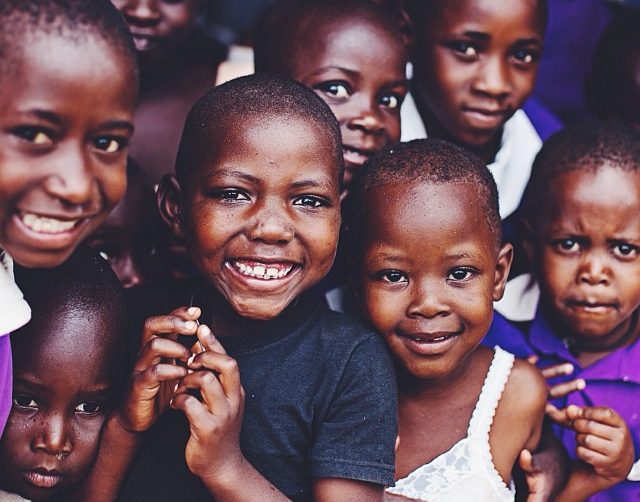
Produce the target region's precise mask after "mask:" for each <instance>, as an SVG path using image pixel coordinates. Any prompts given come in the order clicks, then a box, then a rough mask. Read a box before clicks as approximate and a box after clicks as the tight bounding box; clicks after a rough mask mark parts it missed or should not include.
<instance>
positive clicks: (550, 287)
mask: <svg viewBox="0 0 640 502" xmlns="http://www.w3.org/2000/svg"><path fill="white" fill-rule="evenodd" d="M521 223H522V224H521V230H522V231H523V238H524V243H525V251H526V252H527V258H528V259H529V261H530V262H531V263H532V270H533V276H531V277H519V278H516V279H514V280H513V281H511V282H510V284H509V286H511V287H509V286H508V289H507V293H506V294H507V295H509V298H508V299H507V300H505V301H504V302H503V303H501V304H498V305H497V306H496V310H498V311H499V312H501V313H502V314H504V316H505V317H507V318H509V320H510V321H512V322H509V321H507V320H506V319H505V317H503V316H501V315H496V316H495V318H494V321H493V325H492V327H491V329H490V331H489V333H488V335H487V337H486V338H485V340H484V343H486V344H489V345H491V346H493V345H494V344H498V345H500V346H502V347H503V348H505V349H506V350H509V351H511V352H513V353H515V354H516V355H518V356H522V357H526V356H534V359H535V360H536V361H537V364H538V366H540V367H542V368H546V370H545V372H546V376H547V378H548V379H549V383H550V385H551V390H550V398H551V402H550V403H549V404H548V405H547V415H548V416H549V417H550V418H551V419H552V420H553V421H554V422H556V424H557V425H556V427H555V430H556V433H557V435H558V437H559V438H560V439H561V440H562V442H563V444H564V445H565V447H566V448H567V450H568V452H569V455H570V456H571V457H572V458H573V459H574V460H573V466H572V467H573V470H572V475H571V477H570V480H569V482H568V484H567V487H566V488H565V491H564V492H563V493H562V494H561V496H560V497H559V500H563V501H564V500H584V499H586V498H588V497H591V498H589V500H591V501H609V500H637V499H638V498H640V483H638V482H636V481H635V480H634V479H635V476H634V474H633V471H632V473H631V474H630V470H631V467H632V464H633V462H634V461H635V460H636V458H637V455H636V454H635V453H634V449H635V450H636V451H638V449H639V448H640V419H639V416H638V414H639V413H640V411H639V410H640V367H638V364H637V361H640V341H639V340H638V339H639V337H640V324H639V323H638V317H639V314H640V137H639V136H638V134H637V132H635V131H634V130H633V129H631V128H630V127H628V126H625V125H623V124H616V123H610V124H587V125H582V126H579V127H576V128H573V129H567V130H565V131H563V132H561V133H558V134H556V135H554V136H553V137H552V138H551V139H550V140H549V141H548V142H547V143H546V144H545V146H544V147H543V149H542V151H541V152H540V154H539V155H538V157H537V158H536V162H535V164H534V168H533V175H532V178H531V181H530V184H529V187H528V188H527V192H526V193H525V199H524V202H523V220H522V222H521ZM527 310H528V312H527ZM514 321H515V322H514ZM634 447H635V448H634ZM625 478H626V479H625ZM639 479H640V478H639Z"/></svg>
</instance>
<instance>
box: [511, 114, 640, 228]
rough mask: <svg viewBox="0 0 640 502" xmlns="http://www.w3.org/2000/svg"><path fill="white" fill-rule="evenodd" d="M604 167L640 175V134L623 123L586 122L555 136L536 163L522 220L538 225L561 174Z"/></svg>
mask: <svg viewBox="0 0 640 502" xmlns="http://www.w3.org/2000/svg"><path fill="white" fill-rule="evenodd" d="M602 167H615V168H618V169H623V170H625V171H636V172H640V133H639V132H638V131H636V130H635V129H633V128H632V127H631V126H629V125H627V124H624V123H621V122H593V123H584V124H580V125H576V126H571V127H567V128H565V129H563V130H562V131H559V132H557V133H555V134H554V135H553V136H551V137H550V138H549V139H548V140H547V141H546V142H545V143H544V145H543V146H542V149H541V150H540V152H539V153H538V155H537V156H536V159H535V161H534V163H533V167H532V170H531V178H530V179H529V184H528V185H527V189H526V190H525V193H524V196H523V199H522V217H523V218H524V219H526V220H527V221H529V222H530V223H531V224H535V223H536V217H537V216H538V215H540V214H541V211H540V208H541V207H544V204H545V201H546V198H547V197H548V196H549V195H550V193H551V189H552V187H553V183H554V179H555V178H557V177H558V176H559V175H560V174H563V173H567V172H570V171H576V170H581V171H587V172H595V171H597V170H598V169H600V168H602Z"/></svg>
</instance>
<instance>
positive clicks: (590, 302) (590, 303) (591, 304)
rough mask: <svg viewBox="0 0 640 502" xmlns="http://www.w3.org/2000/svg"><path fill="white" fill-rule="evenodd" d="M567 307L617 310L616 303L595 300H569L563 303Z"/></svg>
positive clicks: (613, 301)
mask: <svg viewBox="0 0 640 502" xmlns="http://www.w3.org/2000/svg"><path fill="white" fill-rule="evenodd" d="M565 303H566V304H567V305H568V306H574V305H575V306H580V307H613V308H618V302H617V301H615V300H608V299H603V300H601V299H595V298H586V299H583V298H569V299H568V300H566V301H565Z"/></svg>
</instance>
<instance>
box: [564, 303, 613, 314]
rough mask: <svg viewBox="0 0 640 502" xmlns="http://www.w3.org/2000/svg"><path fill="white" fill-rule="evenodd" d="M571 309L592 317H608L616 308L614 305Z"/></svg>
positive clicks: (580, 306)
mask: <svg viewBox="0 0 640 502" xmlns="http://www.w3.org/2000/svg"><path fill="white" fill-rule="evenodd" d="M570 308H571V309H573V310H575V311H578V312H581V313H584V314H590V315H606V314H609V313H611V312H613V311H614V310H615V307H614V306H613V305H597V306H588V305H570Z"/></svg>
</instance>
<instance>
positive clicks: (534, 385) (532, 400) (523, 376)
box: [504, 359, 549, 414]
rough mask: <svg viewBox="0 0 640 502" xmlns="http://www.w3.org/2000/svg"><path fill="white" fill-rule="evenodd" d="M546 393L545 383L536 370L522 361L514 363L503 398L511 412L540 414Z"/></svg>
mask: <svg viewBox="0 0 640 502" xmlns="http://www.w3.org/2000/svg"><path fill="white" fill-rule="evenodd" d="M548 392H549V391H548V388H547V383H546V381H545V379H544V378H543V376H542V373H540V370H539V369H538V368H536V367H535V366H534V365H533V364H530V363H528V362H527V361H525V360H523V359H516V360H515V361H514V363H513V369H512V370H511V375H510V376H509V380H508V381H507V385H506V387H505V390H504V398H505V400H506V401H508V402H509V407H510V408H511V409H512V410H513V411H519V412H520V413H522V414H528V413H534V412H538V413H539V414H542V412H543V410H544V407H545V404H546V402H547V395H548Z"/></svg>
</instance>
